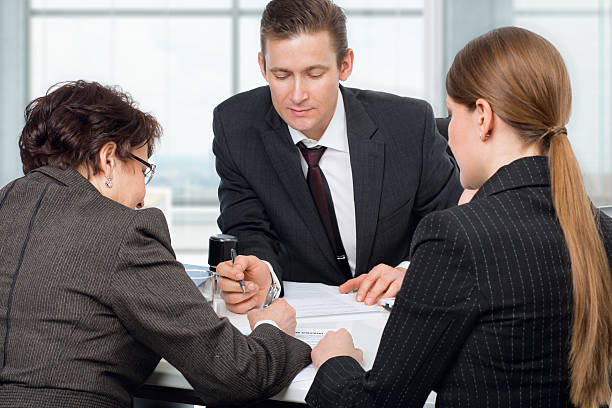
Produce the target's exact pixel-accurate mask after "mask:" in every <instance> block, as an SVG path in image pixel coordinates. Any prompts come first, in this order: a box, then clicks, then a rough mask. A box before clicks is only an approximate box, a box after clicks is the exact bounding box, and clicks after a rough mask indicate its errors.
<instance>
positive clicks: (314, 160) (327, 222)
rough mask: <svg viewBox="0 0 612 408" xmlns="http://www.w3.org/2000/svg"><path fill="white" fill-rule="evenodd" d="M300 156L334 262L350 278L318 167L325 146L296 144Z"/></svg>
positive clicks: (325, 183)
mask: <svg viewBox="0 0 612 408" xmlns="http://www.w3.org/2000/svg"><path fill="white" fill-rule="evenodd" d="M297 146H298V148H299V149H300V152H302V156H304V159H305V160H306V164H308V172H307V174H306V182H307V183H308V188H309V189H310V194H311V195H312V199H313V200H314V202H315V205H316V206H317V210H318V212H319V217H320V218H321V222H322V223H323V227H324V228H325V232H326V233H327V238H328V239H329V243H330V244H331V246H332V249H333V251H334V254H335V255H336V261H337V262H338V264H339V266H340V269H342V270H343V271H344V272H345V273H346V272H348V274H349V277H352V276H351V269H350V267H349V264H348V260H347V258H346V253H345V251H344V246H343V245H342V239H341V238H340V231H339V229H338V222H337V220H336V212H335V211H334V203H333V201H332V197H331V192H330V190H329V186H328V185H327V180H325V175H324V174H323V172H322V171H321V168H320V167H319V160H321V156H323V153H325V149H327V148H326V147H325V146H319V147H312V148H308V147H306V145H304V143H302V142H299V143H298V144H297Z"/></svg>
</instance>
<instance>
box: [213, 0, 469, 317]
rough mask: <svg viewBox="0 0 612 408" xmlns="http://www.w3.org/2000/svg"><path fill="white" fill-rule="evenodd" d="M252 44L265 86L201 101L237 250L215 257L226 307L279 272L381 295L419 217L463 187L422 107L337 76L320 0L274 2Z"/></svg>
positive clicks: (333, 11) (342, 50)
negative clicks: (210, 112) (208, 107)
mask: <svg viewBox="0 0 612 408" xmlns="http://www.w3.org/2000/svg"><path fill="white" fill-rule="evenodd" d="M261 45H262V51H261V52H260V54H259V64H260V68H261V72H262V75H263V76H264V78H265V79H266V81H267V82H268V84H269V86H266V87H262V88H257V89H254V90H252V91H249V92H245V93H242V94H239V95H236V96H234V97H232V98H230V99H228V100H227V101H225V102H223V103H222V104H220V105H219V106H218V107H217V108H216V109H215V112H214V122H213V127H214V133H215V139H214V142H213V151H214V153H215V155H216V159H217V172H218V173H219V176H220V178H221V183H220V186H219V199H220V202H221V216H220V217H219V220H218V223H219V227H220V228H221V230H222V231H223V232H224V233H229V234H232V235H236V236H237V237H238V239H239V244H238V249H239V252H240V253H242V254H247V255H249V256H240V257H238V258H237V260H236V262H235V263H234V264H233V265H232V263H230V262H227V263H224V264H221V265H219V267H218V271H219V273H220V275H222V276H224V277H225V278H226V279H222V280H221V282H220V286H221V288H222V290H223V297H224V299H225V301H226V304H228V307H230V309H232V310H234V311H236V312H244V311H246V310H248V309H250V308H252V307H255V306H257V305H259V304H261V303H262V302H263V301H264V300H265V298H266V295H268V294H269V293H270V292H273V291H271V290H270V289H271V288H273V287H274V286H276V285H277V284H278V283H279V282H280V281H282V280H291V281H304V282H322V283H325V284H330V285H341V284H343V283H344V285H342V286H341V290H342V291H350V290H353V289H357V288H359V291H358V293H357V300H365V302H366V303H368V304H372V303H374V302H375V301H376V299H377V298H379V297H380V296H381V295H383V296H385V297H386V296H394V295H395V293H397V291H398V290H399V288H400V286H401V282H402V279H403V276H404V273H405V266H406V264H405V263H403V262H404V261H407V260H408V253H409V247H410V241H411V237H412V234H413V232H414V229H415V227H416V225H417V223H418V221H419V220H420V219H421V218H422V217H423V216H425V215H426V214H428V213H430V212H432V211H434V210H439V209H443V208H447V207H449V206H452V205H455V204H456V203H457V201H458V199H459V196H460V194H461V191H462V189H461V187H460V185H459V179H458V171H457V168H456V166H455V163H454V161H453V159H451V158H450V157H449V155H448V154H447V153H446V151H445V149H446V141H445V140H444V139H443V138H442V137H441V136H440V135H439V134H438V133H437V131H436V126H435V121H434V118H433V113H432V109H431V107H430V106H429V105H428V104H427V103H426V102H424V101H420V100H415V99H410V98H403V97H399V96H395V95H391V94H384V93H380V92H372V91H362V90H358V89H351V88H344V87H342V86H340V85H339V81H345V80H346V79H348V77H349V76H350V74H351V71H352V67H353V51H352V50H351V49H349V48H348V46H347V41H346V26H345V16H344V14H343V12H342V10H341V9H340V8H338V7H337V6H336V5H335V4H333V3H332V2H331V1H330V0H306V1H301V0H300V1H298V0H288V1H279V0H273V1H272V2H270V3H269V4H268V6H267V7H266V10H265V11H264V14H263V16H262V20H261ZM270 272H272V274H271V273H270ZM275 278H276V279H275ZM353 278H354V279H353ZM240 279H246V287H245V290H243V289H242V288H241V286H240V285H239V284H238V282H237V281H238V280H240ZM347 281H348V282H347ZM271 282H272V286H271ZM275 282H276V285H275V284H274V283H275ZM364 298H365V299H364Z"/></svg>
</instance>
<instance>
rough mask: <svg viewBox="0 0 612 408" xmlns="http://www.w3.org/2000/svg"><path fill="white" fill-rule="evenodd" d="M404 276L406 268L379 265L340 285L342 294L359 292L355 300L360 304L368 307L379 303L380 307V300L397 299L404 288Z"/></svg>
mask: <svg viewBox="0 0 612 408" xmlns="http://www.w3.org/2000/svg"><path fill="white" fill-rule="evenodd" d="M404 275H406V269H405V268H393V267H392V266H389V265H385V264H379V265H376V266H375V267H374V268H372V270H371V271H370V272H368V273H366V274H363V275H360V276H358V277H356V278H353V279H349V280H347V281H346V282H344V283H343V284H342V285H340V293H349V292H352V291H354V290H357V296H356V297H355V299H356V300H357V301H358V302H364V303H365V304H366V305H373V304H374V303H375V302H378V304H379V305H380V299H382V298H390V297H395V295H396V294H397V292H399V290H400V289H401V288H402V282H403V281H404ZM364 299H365V301H364Z"/></svg>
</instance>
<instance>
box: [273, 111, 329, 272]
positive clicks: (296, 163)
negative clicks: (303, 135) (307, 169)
mask: <svg viewBox="0 0 612 408" xmlns="http://www.w3.org/2000/svg"><path fill="white" fill-rule="evenodd" d="M266 122H268V124H269V125H270V126H271V128H272V129H270V130H268V131H265V132H262V134H261V135H262V137H261V139H262V143H263V145H264V148H265V149H266V153H267V154H268V156H269V158H270V163H272V167H273V168H274V170H275V171H276V174H278V177H279V178H280V180H281V183H282V184H283V186H284V188H285V190H286V191H287V193H288V195H289V197H291V200H292V201H293V204H294V205H295V208H297V212H298V214H300V217H301V218H302V220H303V221H304V223H305V224H306V227H307V228H308V229H309V231H310V233H311V234H312V236H313V238H314V240H315V242H316V243H317V245H318V247H319V249H320V250H321V252H322V253H323V254H324V258H325V259H327V260H328V262H329V264H330V265H331V267H333V268H334V269H335V270H339V269H338V267H337V264H336V261H335V256H334V254H333V251H332V248H331V245H330V244H329V241H328V239H327V235H326V233H325V230H324V228H323V224H322V222H321V219H320V217H319V213H318V212H317V208H316V206H315V204H314V201H313V199H312V196H311V194H310V190H309V189H308V184H307V183H306V179H305V177H304V173H303V171H302V167H301V164H300V163H301V162H300V160H301V159H300V152H299V150H298V148H297V147H296V146H295V145H294V144H293V140H292V139H291V135H290V134H289V129H288V128H287V125H286V124H285V122H284V121H283V120H282V119H281V118H280V116H278V114H277V113H276V110H275V109H274V107H273V106H272V107H270V110H269V111H268V114H267V115H266Z"/></svg>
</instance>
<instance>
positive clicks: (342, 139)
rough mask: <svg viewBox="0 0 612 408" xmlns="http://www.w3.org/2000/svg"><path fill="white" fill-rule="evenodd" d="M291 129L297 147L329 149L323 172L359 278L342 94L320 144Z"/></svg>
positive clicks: (353, 204)
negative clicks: (356, 264)
mask: <svg viewBox="0 0 612 408" xmlns="http://www.w3.org/2000/svg"><path fill="white" fill-rule="evenodd" d="M288 127H289V133H290V134H291V138H292V139H293V143H295V144H298V143H299V142H303V143H304V145H306V147H315V146H325V147H326V148H327V149H326V150H325V153H323V156H322V157H321V160H320V161H319V168H320V169H321V171H322V172H323V174H325V179H326V180H327V184H328V185H329V191H330V193H331V196H332V201H333V202H334V211H335V213H336V220H337V221H338V230H339V231H340V238H341V239H342V245H343V246H344V251H345V252H346V257H347V260H348V264H349V266H350V268H351V274H352V275H353V276H355V263H356V259H357V243H356V241H357V239H356V237H357V232H356V223H355V198H354V195H353V171H352V170H351V156H350V155H349V144H348V134H347V130H346V113H345V111H344V100H343V99H342V92H340V89H338V102H337V103H336V111H335V112H334V116H333V117H332V119H331V121H330V122H329V125H328V126H327V129H325V132H324V133H323V135H322V136H321V139H319V140H313V139H309V138H307V137H306V136H304V134H303V133H302V132H300V131H299V130H296V129H293V128H292V127H291V126H288ZM301 163H302V170H303V171H304V177H306V173H307V172H308V164H307V163H306V159H304V157H303V156H301Z"/></svg>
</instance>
